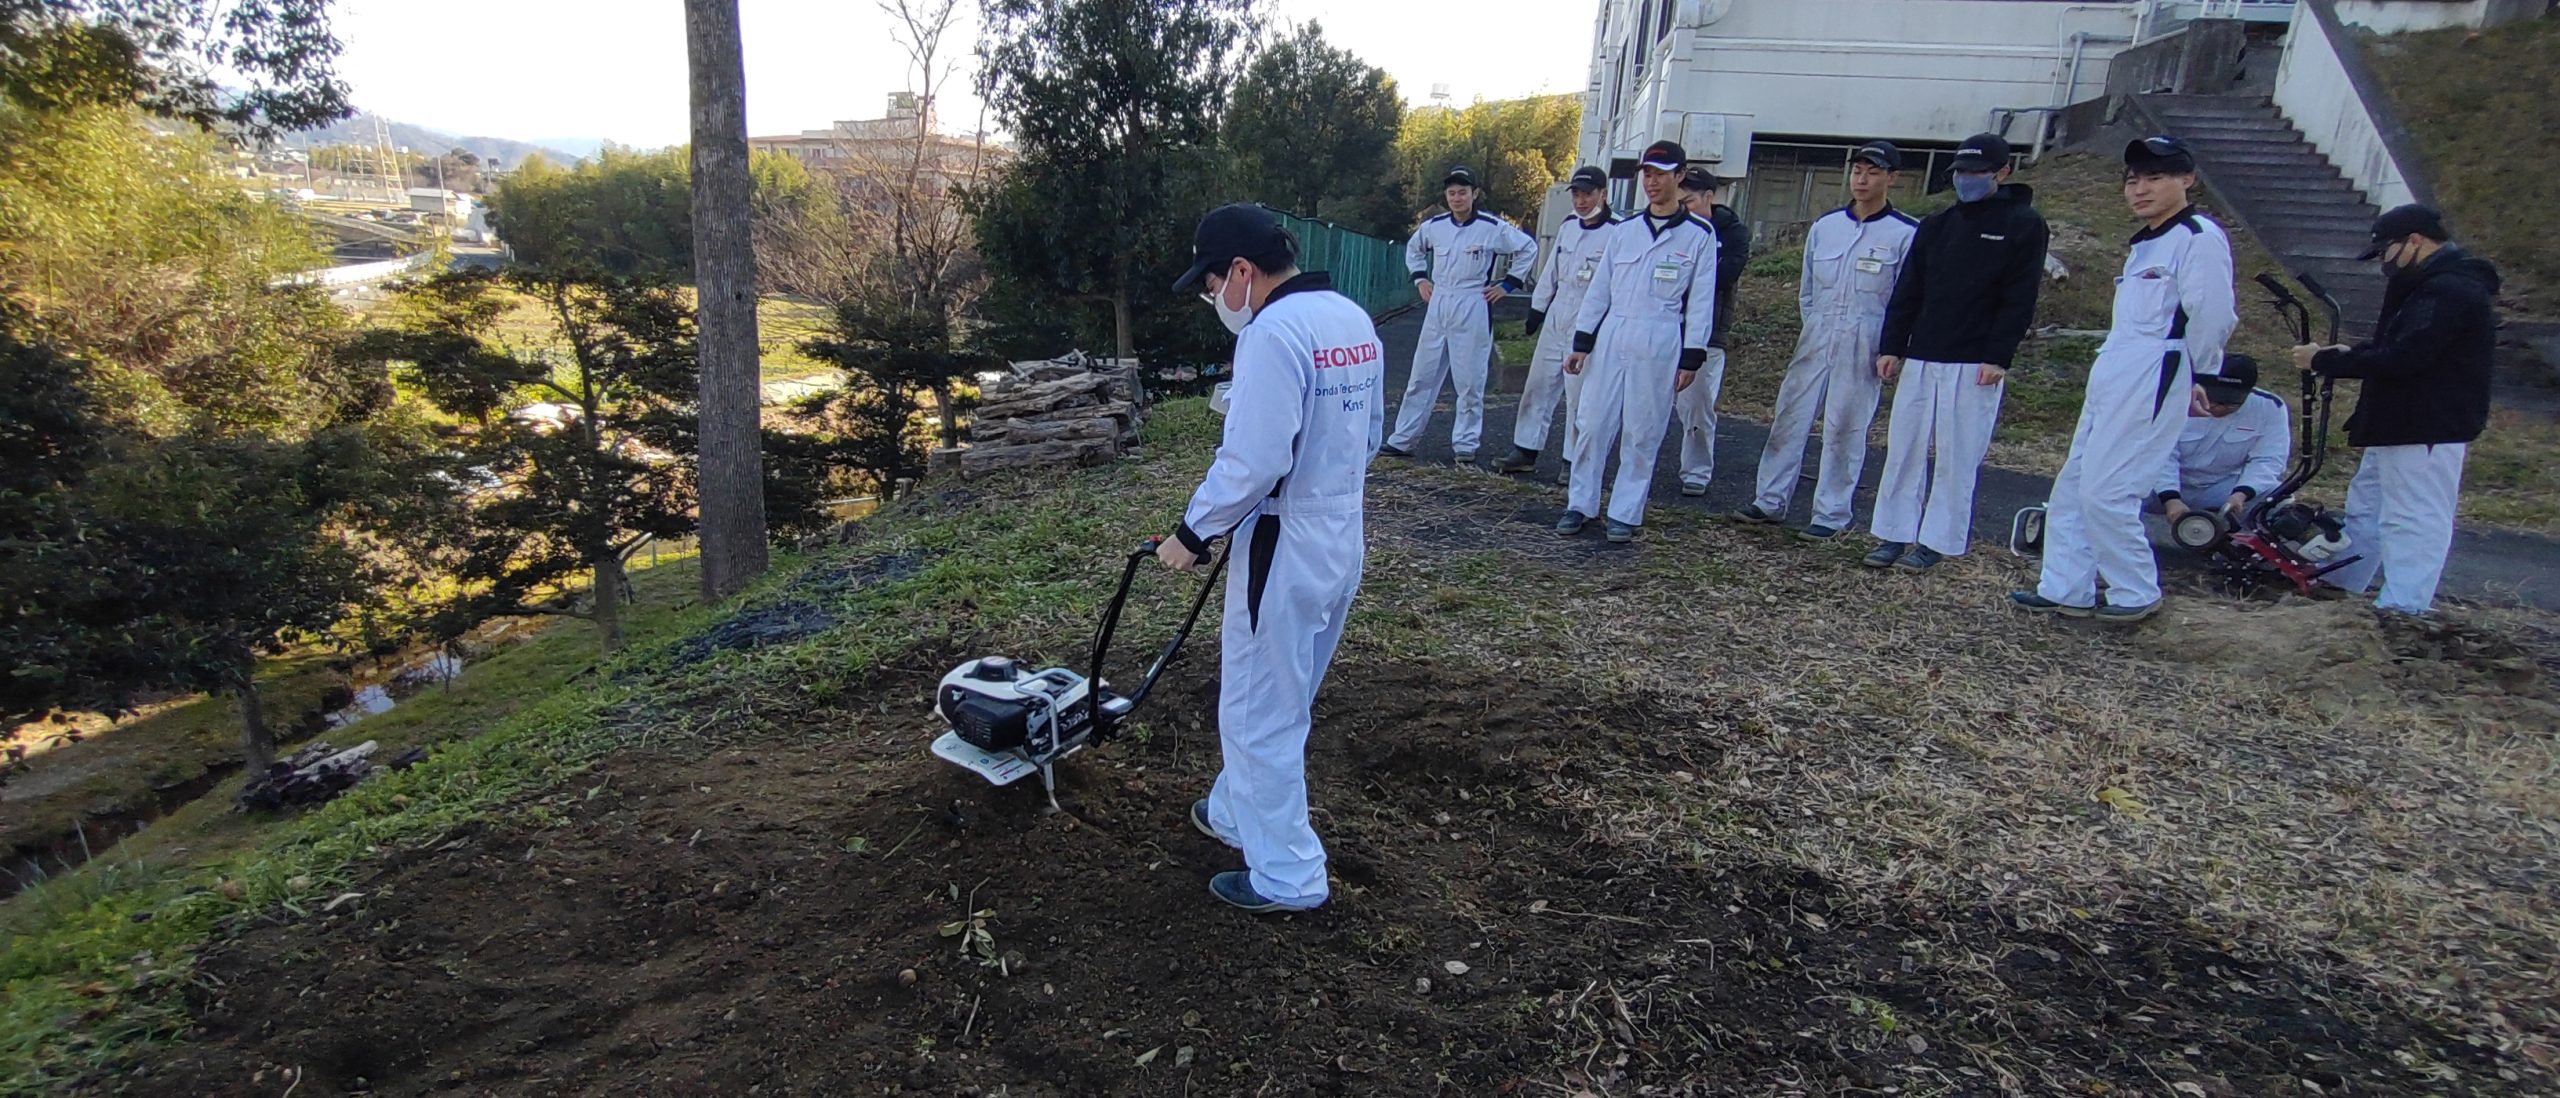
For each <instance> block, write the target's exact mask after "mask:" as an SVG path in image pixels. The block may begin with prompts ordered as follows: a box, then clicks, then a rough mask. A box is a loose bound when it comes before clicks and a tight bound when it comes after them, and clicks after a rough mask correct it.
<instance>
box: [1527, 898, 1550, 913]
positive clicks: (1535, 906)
mask: <svg viewBox="0 0 2560 1098" xmlns="http://www.w3.org/2000/svg"><path fill="white" fill-rule="evenodd" d="M1546 910H1547V902H1546V901H1545V900H1531V901H1529V914H1531V915H1537V914H1541V913H1543V912H1545V911H1546Z"/></svg>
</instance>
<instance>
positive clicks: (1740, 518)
mask: <svg viewBox="0 0 2560 1098" xmlns="http://www.w3.org/2000/svg"><path fill="white" fill-rule="evenodd" d="M1729 517H1730V518H1732V519H1733V521H1735V522H1748V523H1751V524H1753V525H1755V526H1773V525H1776V524H1777V521H1778V516H1776V515H1773V514H1770V513H1769V512H1767V511H1763V510H1761V509H1760V505H1759V504H1757V503H1746V504H1743V505H1742V506H1740V507H1736V508H1734V509H1733V510H1732V512H1730V514H1729Z"/></svg>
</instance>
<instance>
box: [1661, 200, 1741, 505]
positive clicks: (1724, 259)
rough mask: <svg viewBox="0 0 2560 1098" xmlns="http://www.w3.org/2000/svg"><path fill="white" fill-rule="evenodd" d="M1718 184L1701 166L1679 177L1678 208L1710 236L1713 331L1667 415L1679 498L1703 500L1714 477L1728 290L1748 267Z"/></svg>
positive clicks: (1729, 317) (1734, 216) (1729, 316)
mask: <svg viewBox="0 0 2560 1098" xmlns="http://www.w3.org/2000/svg"><path fill="white" fill-rule="evenodd" d="M1723 191H1724V181H1723V180H1720V179H1717V178H1716V175H1715V172H1713V171H1711V170H1709V169H1707V168H1705V167H1703V166H1701V167H1695V168H1691V169H1689V172H1688V174H1686V175H1683V176H1681V177H1680V202H1681V204H1682V205H1684V206H1687V207H1689V212H1690V213H1692V214H1695V215H1697V216H1698V217H1701V218H1704V219H1705V220H1706V222H1707V224H1708V225H1709V226H1710V227H1712V228H1714V229H1715V231H1716V326H1715V333H1714V334H1713V335H1710V336H1708V337H1707V365H1706V368H1705V369H1702V370H1699V371H1698V381H1697V384H1694V385H1691V386H1689V387H1688V388H1686V389H1682V390H1680V395H1679V396H1677V397H1675V398H1673V399H1672V401H1671V410H1672V411H1674V412H1677V413H1679V416H1680V494H1681V495H1684V496H1703V495H1706V494H1707V482H1708V481H1711V480H1714V479H1715V475H1716V394H1718V393H1721V392H1723V391H1724V363H1725V357H1724V355H1725V345H1726V344H1725V340H1726V336H1727V334H1728V333H1729V332H1731V331H1732V328H1733V287H1734V285H1735V284H1736V283H1738V282H1740V281H1742V268H1743V267H1745V266H1748V265H1749V264H1750V262H1751V227H1750V226H1749V225H1745V224H1743V223H1742V215H1741V214H1738V213H1735V212H1733V207H1731V206H1727V205H1724V204H1722V203H1720V202H1717V201H1716V199H1717V197H1718V196H1719V195H1721V194H1722V193H1723Z"/></svg>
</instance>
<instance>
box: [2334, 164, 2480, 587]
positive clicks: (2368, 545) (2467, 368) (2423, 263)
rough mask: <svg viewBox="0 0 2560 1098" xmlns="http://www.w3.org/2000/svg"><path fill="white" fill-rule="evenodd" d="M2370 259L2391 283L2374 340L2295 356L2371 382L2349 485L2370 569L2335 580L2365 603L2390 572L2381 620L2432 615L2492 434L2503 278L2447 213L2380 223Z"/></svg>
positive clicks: (2355, 569)
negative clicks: (2474, 461)
mask: <svg viewBox="0 0 2560 1098" xmlns="http://www.w3.org/2000/svg"><path fill="white" fill-rule="evenodd" d="M2364 258H2366V259H2379V260H2381V261H2382V270H2383V274H2384V275H2385V276H2387V277H2388V278H2389V280H2390V281H2389V285H2388V287H2387V288H2386V289H2385V290H2384V291H2383V294H2382V320H2381V323H2379V324H2377V325H2375V327H2374V335H2373V338H2372V339H2369V340H2366V341H2365V342H2363V343H2359V344H2356V345H2355V346H2352V347H2349V346H2345V345H2343V344H2341V345H2338V346H2332V347H2318V346H2312V345H2310V344H2305V345H2303V346H2300V347H2296V348H2294V349H2293V359H2294V365H2296V366H2299V367H2301V368H2302V369H2305V370H2312V371H2317V372H2318V373H2320V374H2322V375H2324V376H2327V377H2340V378H2357V379H2360V380H2362V381H2363V382H2364V391H2363V392H2362V393H2361V394H2360V395H2359V396H2358V397H2357V398H2356V410H2355V414H2354V415H2351V416H2348V417H2347V442H2348V443H2350V444H2352V445H2355V446H2359V447H2362V448H2363V449H2364V459H2363V460H2362V461H2360V462H2358V463H2357V464H2356V475H2355V478H2354V479H2353V480H2351V481H2349V482H2348V483H2347V516H2346V536H2347V549H2348V551H2349V552H2352V553H2358V554H2361V559H2359V560H2357V561H2355V562H2354V563H2352V564H2349V565H2347V566H2346V567H2344V568H2341V569H2338V570H2337V571H2335V572H2331V573H2329V575H2328V576H2327V577H2326V578H2327V579H2328V580H2329V582H2331V583H2334V584H2337V585H2338V586H2339V587H2341V588H2344V589H2346V590H2349V591H2353V592H2356V593H2358V594H2362V593H2363V592H2364V590H2365V588H2367V587H2370V586H2372V584H2373V577H2374V573H2375V572H2376V571H2379V572H2381V573H2382V593H2381V594H2379V595H2377V596H2376V597H2375V598H2374V600H2373V606H2374V609H2376V610H2382V611H2388V612H2397V613H2404V614H2423V613H2426V612H2427V611H2428V610H2429V609H2430V608H2432V607H2433V606H2434V605H2435V599H2436V583H2437V581H2438V580H2440V579H2442V578H2443V577H2444V557H2445V551H2446V550H2447V549H2449V548H2451V547H2452V546H2453V512H2454V503H2455V501H2456V499H2457V498H2458V497H2459V496H2460V495H2461V493H2462V460H2463V458H2464V457H2465V456H2466V455H2467V454H2469V452H2470V449H2471V445H2470V444H2471V440H2472V439H2475V438H2478V437H2480V432H2481V430H2482V429H2484V428H2486V427H2487V426H2488V425H2489V356H2490V352H2491V351H2492V349H2493V348H2494V347H2495V346H2496V344H2497V331H2496V328H2497V319H2496V317H2495V315H2494V314H2493V312H2492V310H2491V307H2490V299H2491V297H2492V296H2493V295H2495V294H2496V293H2497V292H2498V270H2497V268H2495V267H2492V266H2490V265H2489V261H2488V260H2485V259H2481V258H2480V257H2478V256H2475V255H2472V254H2470V253H2468V252H2465V251H2463V250H2462V247H2461V246H2460V245H2458V244H2455V243H2454V242H2453V237H2452V234H2451V233H2449V232H2447V231H2446V230H2445V227H2444V216H2443V215H2442V214H2439V213H2437V212H2436V211H2435V210H2434V209H2431V208H2429V207H2426V206H2419V205H2408V206H2400V207H2396V208H2393V209H2391V210H2388V211H2385V212H2384V213H2383V215H2382V216H2381V217H2379V218H2376V219H2375V220H2374V223H2373V246H2372V248H2370V249H2368V250H2367V251H2366V252H2365V253H2364Z"/></svg>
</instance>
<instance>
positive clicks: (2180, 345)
mask: <svg viewBox="0 0 2560 1098" xmlns="http://www.w3.org/2000/svg"><path fill="white" fill-rule="evenodd" d="M2231 278H2232V274H2231V241H2230V238H2228V237H2226V236H2224V235H2223V233H2222V226H2220V225H2218V224H2215V223H2214V221H2213V219H2211V218H2208V217H2205V216H2204V215H2202V214H2199V213H2197V212H2195V210H2194V209H2193V208H2192V207H2190V208H2188V209H2187V210H2184V211H2182V212H2180V213H2179V214H2178V215H2177V216H2175V217H2173V218H2171V219H2169V220H2168V221H2167V222H2165V223H2163V224H2161V225H2160V226H2158V227H2156V228H2150V227H2146V228H2144V229H2143V230H2142V231H2141V232H2139V233H2136V234H2134V237H2133V247H2132V250H2131V251H2129V252H2127V253H2126V255H2125V258H2124V274H2123V275H2122V276H2120V277H2118V278H2117V279H2116V300H2115V320H2114V323H2113V325H2112V326H2111V327H2109V328H2108V330H2107V341H2106V343H2105V344H2103V345H2101V346H2100V347H2099V348H2098V360H2097V362H2096V363H2094V364H2093V365H2091V366H2090V367H2089V388H2088V395H2087V396H2086V397H2085V398H2083V399H2082V401H2081V405H2080V425H2079V427H2078V429H2077V430H2075V431H2074V432H2073V434H2072V436H2071V456H2070V457H2069V458H2068V459H2066V460H2064V461H2063V463H2062V473H2061V475H2059V476H2056V477H2055V478H2054V479H2053V495H2052V496H2051V498H2050V499H2049V500H2048V501H2047V503H2046V505H2045V527H2044V558H2043V562H2042V563H2043V571H2042V574H2041V575H2040V576H2039V578H2038V579H2037V581H2036V593H2037V594H2039V595H2042V596H2044V597H2045V598H2048V599H2051V600H2053V601H2055V602H2058V603H2061V604H2063V605H2064V606H2083V607H2087V606H2096V605H2097V604H2098V585H2099V584H2100V583H2104V584H2105V585H2106V599H2107V603H2108V605H2111V606H2120V607H2136V606H2149V605H2151V604H2152V603H2155V602H2158V601H2160V570H2159V566H2158V565H2157V564H2156V563H2154V562H2153V560H2152V556H2151V540H2150V538H2148V537H2146V536H2145V535H2144V533H2143V528H2142V503H2143V500H2144V498H2146V497H2148V496H2150V495H2151V494H2152V493H2153V492H2155V491H2157V490H2158V488H2159V486H2160V483H2159V482H2160V468H2161V466H2162V464H2163V463H2165V462H2167V461H2168V460H2169V455H2170V453H2171V451H2172V450H2173V449H2174V448H2175V447H2176V446H2177V443H2178V435H2179V433H2180V432H2181V431H2183V430H2185V428H2186V425H2187V405H2188V402H2189V399H2190V394H2191V393H2192V391H2193V389H2194V377H2195V376H2197V375H2205V376H2211V375H2218V374H2220V373H2221V372H2222V344H2223V341H2224V340H2227V339H2229V338H2231V329H2232V328H2233V327H2234V326H2236V325H2237V324H2238V323H2239V321H2240V316H2239V313H2238V311H2237V310H2235V309H2234V307H2233V305H2232V297H2233V291H2232V283H2231Z"/></svg>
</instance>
